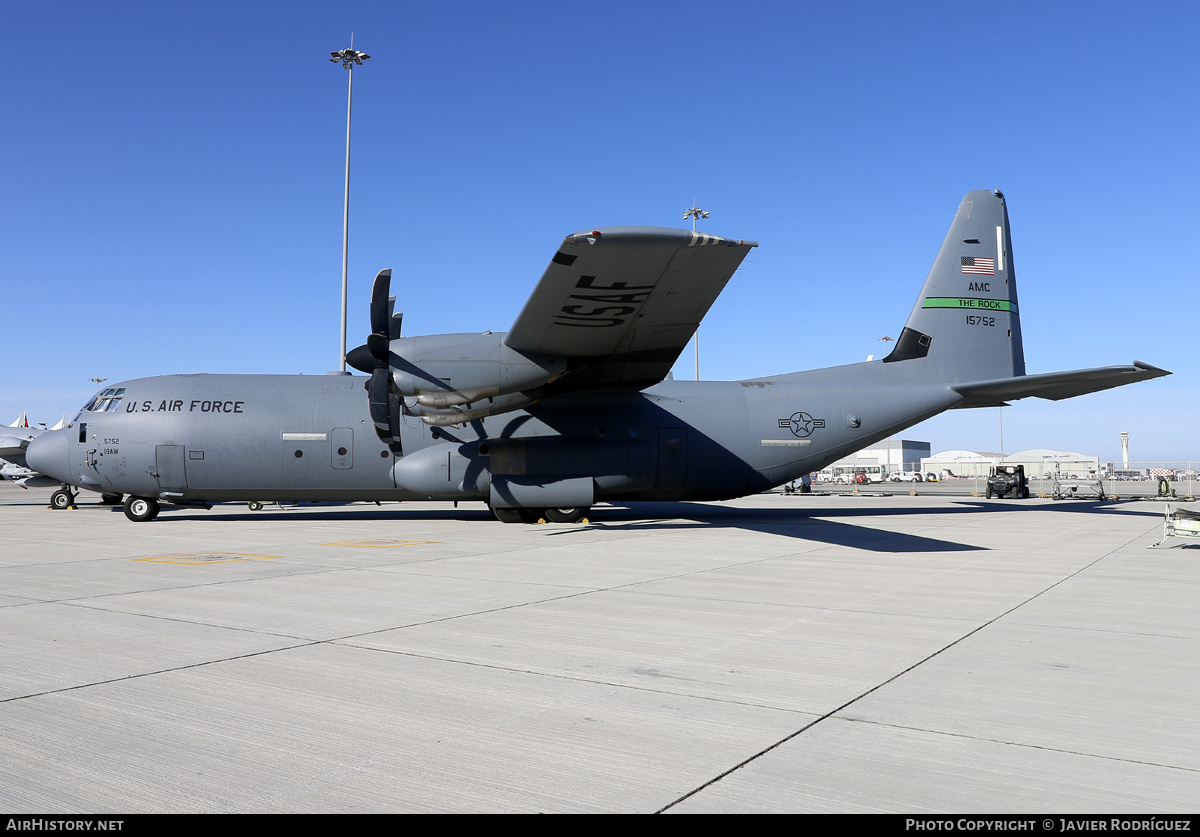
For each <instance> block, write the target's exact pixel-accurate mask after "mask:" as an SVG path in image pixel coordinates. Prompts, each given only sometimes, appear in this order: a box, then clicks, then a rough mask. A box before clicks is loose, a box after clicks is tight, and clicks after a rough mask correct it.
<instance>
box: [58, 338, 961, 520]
mask: <svg viewBox="0 0 1200 837" xmlns="http://www.w3.org/2000/svg"><path fill="white" fill-rule="evenodd" d="M883 371H884V370H883V369H882V368H881V364H880V362H878V361H875V362H868V363H862V364H852V365H850V366H843V367H835V368H833V369H823V370H814V371H811V372H801V373H794V374H790V375H782V376H777V377H774V378H761V379H755V380H747V381H729V382H719V381H714V382H704V381H701V382H688V381H666V382H663V383H660V384H658V385H656V386H654V387H650V388H648V389H646V390H644V391H641V392H636V391H628V390H608V391H593V392H585V393H578V394H573V395H567V396H560V397H558V398H555V399H553V400H552V401H549V402H546V403H544V404H538V405H534V406H532V407H530V408H528V409H526V410H521V411H515V412H511V413H505V414H503V415H499V416H491V417H488V418H485V419H480V420H476V421H473V422H470V423H468V424H466V425H463V426H453V427H430V426H429V425H427V424H425V423H423V422H422V421H421V420H420V419H419V418H416V417H407V416H406V417H405V418H404V420H403V426H402V433H401V438H402V445H401V447H402V451H401V452H398V453H394V452H393V451H392V450H389V448H388V446H387V445H385V444H384V443H382V442H381V441H380V440H379V439H378V438H377V436H376V434H375V432H374V427H373V425H372V423H371V420H370V418H369V415H368V405H367V396H366V393H365V392H364V388H363V384H364V381H365V379H364V378H361V377H351V376H338V375H329V376H308V375H294V376H290V375H289V376H284V375H203V374H201V375H170V376H161V377H155V378H141V379H136V380H132V381H127V382H124V383H122V384H119V385H118V387H121V388H123V389H124V393H123V395H122V399H121V402H120V403H119V404H117V405H116V406H115V407H113V406H112V405H111V404H110V405H108V408H107V409H106V410H105V411H104V412H88V411H86V410H85V411H84V412H82V413H81V414H80V415H79V417H78V418H77V419H76V420H75V422H73V424H72V425H71V426H70V427H68V428H67V429H65V430H62V431H57V432H56V433H55V434H44V435H57V436H59V437H60V438H61V439H62V441H61V442H55V441H51V440H43V441H42V442H40V443H39V445H38V448H39V452H40V455H39V458H38V462H39V465H40V470H42V472H43V473H47V474H49V475H52V476H54V477H56V478H58V479H61V480H62V481H64V482H67V483H71V484H73V485H76V486H79V487H81V488H87V489H91V490H93V491H99V492H102V493H107V494H129V495H136V496H144V497H155V498H159V499H160V500H163V501H166V502H174V503H205V502H220V501H229V500H293V501H294V500H347V501H348V500H406V499H430V498H432V499H447V500H450V499H454V500H458V499H464V500H467V499H479V500H486V499H487V498H488V496H489V488H490V484H491V482H492V481H493V479H496V478H499V477H504V478H506V479H510V480H512V481H513V482H515V483H528V484H530V485H532V486H535V489H534V490H538V491H541V490H546V491H549V492H550V493H549V494H545V495H544V496H534V497H533V499H531V501H530V502H531V503H536V502H542V503H545V504H546V505H553V504H555V503H557V502H559V501H560V500H561V499H562V498H560V497H558V496H556V495H555V494H554V491H553V488H549V489H543V488H542V487H543V486H553V485H555V484H557V483H563V482H564V481H565V482H569V481H571V480H580V479H585V478H586V479H587V480H589V481H590V482H591V485H592V486H593V490H594V499H595V500H664V499H666V500H681V499H725V498H731V497H738V496H742V495H745V494H749V493H754V492H757V491H762V490H765V489H768V488H770V487H772V486H776V485H779V484H781V483H784V482H787V481H789V480H793V479H796V478H798V477H800V476H801V475H803V474H805V473H808V472H810V471H813V470H816V469H819V468H821V467H824V466H825V465H827V464H829V463H830V462H832V461H834V460H835V459H837V458H839V457H841V456H843V455H845V454H846V453H849V452H852V451H854V450H858V449H860V448H862V447H864V446H865V445H868V444H870V443H872V442H874V441H877V440H879V439H882V438H885V437H886V436H888V435H889V434H892V433H895V432H897V431H899V430H901V429H903V428H905V427H908V426H910V425H912V424H914V423H916V422H917V421H920V420H922V419H924V418H926V417H927V416H929V415H933V414H936V413H938V412H941V411H942V410H944V409H946V408H947V407H949V406H952V405H953V404H954V403H955V402H957V401H960V400H961V396H959V395H958V393H956V392H954V391H953V390H951V389H950V388H949V387H947V386H945V385H937V384H931V385H927V386H923V387H914V386H913V385H912V384H911V383H910V384H905V385H897V384H890V383H888V382H887V381H886V380H885V377H884V375H883Z"/></svg>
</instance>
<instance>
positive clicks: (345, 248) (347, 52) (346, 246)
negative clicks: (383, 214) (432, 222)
mask: <svg viewBox="0 0 1200 837" xmlns="http://www.w3.org/2000/svg"><path fill="white" fill-rule="evenodd" d="M329 54H330V55H332V56H333V57H332V58H330V59H329V60H330V61H331V62H332V63H334V64H338V63H340V64H341V65H342V67H344V68H345V69H346V70H347V72H348V73H349V82H348V84H347V86H346V200H345V203H344V205H343V208H342V351H341V354H340V356H339V357H340V358H341V363H342V366H341V371H342V372H343V373H345V371H346V293H347V291H346V288H347V276H348V271H347V268H348V267H349V263H350V100H351V98H352V96H353V93H354V65H355V64H358V65H359V66H361V65H362V63H363V62H364V61H366V60H368V59H370V57H371V56H369V55H367V54H366V53H365V52H357V51H355V49H354V35H353V34H352V35H351V36H350V49H341V50H338V51H337V52H331V53H329Z"/></svg>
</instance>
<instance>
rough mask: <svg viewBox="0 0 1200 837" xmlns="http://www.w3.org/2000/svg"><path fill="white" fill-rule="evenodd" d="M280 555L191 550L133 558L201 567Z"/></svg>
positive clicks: (154, 562) (260, 559)
mask: <svg viewBox="0 0 1200 837" xmlns="http://www.w3.org/2000/svg"><path fill="white" fill-rule="evenodd" d="M278 557H279V556H278V555H246V554H243V553H240V552H191V553H188V554H186V555H152V556H150V557H149V558H133V559H131V560H134V561H145V562H146V563H150V564H178V565H179V566H181V567H201V566H204V565H205V564H231V563H233V562H234V561H262V560H265V559H268V558H278Z"/></svg>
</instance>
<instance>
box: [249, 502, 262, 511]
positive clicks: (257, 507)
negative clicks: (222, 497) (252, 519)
mask: <svg viewBox="0 0 1200 837" xmlns="http://www.w3.org/2000/svg"><path fill="white" fill-rule="evenodd" d="M246 506H247V507H248V508H249V509H250V511H262V507H263V504H262V503H260V502H258V501H257V500H251V501H250V502H249V503H247V504H246Z"/></svg>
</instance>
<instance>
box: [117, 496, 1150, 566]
mask: <svg viewBox="0 0 1200 837" xmlns="http://www.w3.org/2000/svg"><path fill="white" fill-rule="evenodd" d="M822 499H825V498H824V497H822V496H821V495H814V496H812V497H796V498H791V499H789V500H788V502H793V505H790V506H788V507H786V508H775V509H746V508H736V507H730V506H720V505H709V504H705V503H694V502H641V503H628V504H619V505H611V506H609V505H604V506H600V507H599V508H597V509H595V510H594V512H593V514H592V518H591V520H592V525H591V526H588V527H582V528H581V527H579V526H577V525H567V524H561V525H556V527H555V531H554V532H553V535H554V536H570V535H571V534H574V533H576V532H580V531H584V530H585V529H594V528H596V527H599V528H603V529H605V530H613V531H638V532H646V531H681V530H688V529H712V528H721V529H741V530H744V531H751V532H763V533H766V534H771V535H777V536H782V537H789V538H797V539H800V540H806V541H816V542H819V543H825V544H828V545H831V546H848V547H853V548H855V549H864V550H868V551H872V552H891V553H908V552H914V553H915V552H972V551H980V550H986V549H987V548H986V547H981V546H975V545H972V544H963V543H957V542H954V541H949V540H944V539H939V538H931V537H926V536H923V535H912V534H907V533H903V532H894V531H890V530H887V529H882V528H879V527H878V526H874V527H872V526H864V525H858V524H855V523H850V522H841V521H842V520H854V519H856V518H897V517H918V518H919V517H922V516H927V515H931V514H937V515H946V514H950V515H974V514H997V513H999V514H1019V513H1021V512H1022V511H1030V510H1033V509H1034V508H1036V510H1038V511H1053V512H1055V513H1059V514H1104V515H1111V514H1123V515H1136V516H1140V517H1148V518H1158V517H1161V516H1162V513H1161V512H1160V511H1157V510H1154V509H1146V510H1144V511H1143V510H1138V511H1132V510H1128V509H1121V510H1118V508H1116V507H1115V506H1114V505H1113V504H1112V503H1102V502H1099V501H1086V500H1072V501H1062V502H1059V503H1054V504H1053V505H1046V504H1042V505H1038V506H1036V507H1031V506H1029V505H1026V504H1022V503H1020V502H1013V501H1008V502H1005V501H987V500H976V499H971V498H961V499H956V500H953V501H952V502H950V503H948V504H947V505H945V506H938V507H935V508H903V507H895V506H892V507H886V508H874V509H873V508H869V507H865V508H864V507H862V506H858V507H854V508H836V507H830V506H827V505H821V506H819V507H818V506H812V505H809V506H808V507H807V508H806V504H809V503H812V502H814V501H816V502H820V501H821V500H822ZM1122 505H1124V504H1122ZM222 508H223V507H222V506H221V505H218V506H216V507H214V508H213V509H212V510H211V511H205V510H194V509H170V508H169V507H165V508H164V513H163V515H162V516H161V517H160V518H159V521H160V522H167V521H183V520H196V521H200V520H209V521H230V522H232V521H243V522H248V521H250V520H261V521H264V522H265V521H272V522H282V521H289V520H290V521H297V522H298V521H301V520H314V521H325V522H331V521H333V522H336V521H346V522H354V521H370V520H387V521H394V522H404V521H414V522H415V521H431V520H432V521H436V520H447V521H450V520H453V521H460V522H461V521H480V520H482V521H488V522H494V521H493V518H492V514H491V512H490V511H489V510H488V509H487V508H486V507H483V506H482V504H476V503H469V504H467V503H464V504H463V505H462V506H460V507H459V508H453V507H449V506H448V507H447V508H445V509H428V508H426V509H420V510H418V509H411V510H410V509H405V508H404V507H403V505H397V504H387V505H383V506H377V507H371V506H367V505H364V504H356V505H332V504H308V503H302V504H299V505H298V506H288V507H287V508H286V509H280V508H278V507H276V508H271V507H267V508H266V509H263V510H262V511H259V512H254V513H252V514H250V515H247V513H246V512H243V511H238V512H237V513H235V514H231V513H222V511H221V510H222ZM112 511H114V512H119V511H120V507H119V506H118V507H113V508H112ZM830 518H838V519H830ZM152 525H153V524H152ZM495 525H497V526H499V525H503V524H499V523H496V524H495Z"/></svg>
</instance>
